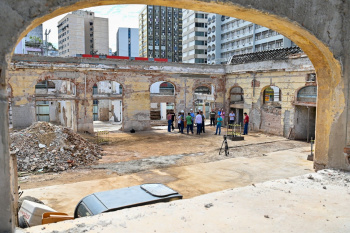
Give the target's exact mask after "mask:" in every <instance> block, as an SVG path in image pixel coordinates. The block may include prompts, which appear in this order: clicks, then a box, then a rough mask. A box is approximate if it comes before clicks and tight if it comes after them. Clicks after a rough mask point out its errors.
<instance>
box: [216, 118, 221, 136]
mask: <svg viewBox="0 0 350 233" xmlns="http://www.w3.org/2000/svg"><path fill="white" fill-rule="evenodd" d="M221 124H222V117H221V116H220V115H219V116H218V119H217V124H216V133H215V135H217V134H218V130H219V135H220V134H221Z"/></svg>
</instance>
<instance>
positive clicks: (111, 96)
mask: <svg viewBox="0 0 350 233" xmlns="http://www.w3.org/2000/svg"><path fill="white" fill-rule="evenodd" d="M101 82H111V85H113V83H117V84H119V90H121V93H113V91H111V93H98V90H99V89H98V88H99V83H101ZM95 86H96V87H97V93H96V94H94V87H95ZM89 90H90V88H89ZM112 90H113V89H112ZM91 91H92V92H91V93H92V94H91V98H92V102H93V109H92V111H93V118H94V110H95V109H94V108H95V102H97V103H99V102H100V100H102V101H105V100H109V102H108V105H113V104H112V103H113V100H116V101H117V100H119V99H120V98H121V100H120V107H119V118H117V117H116V116H114V119H116V118H117V119H118V121H119V122H122V125H123V124H124V93H125V87H124V84H123V83H122V82H120V81H119V80H116V79H113V78H104V79H99V80H96V82H93V83H92V85H91ZM110 101H112V103H110ZM97 109H98V119H99V120H100V118H99V116H100V115H99V114H100V113H99V108H98V104H97ZM113 109H114V108H113ZM109 118H110V117H108V119H109ZM94 121H95V118H94ZM108 121H110V120H108Z"/></svg>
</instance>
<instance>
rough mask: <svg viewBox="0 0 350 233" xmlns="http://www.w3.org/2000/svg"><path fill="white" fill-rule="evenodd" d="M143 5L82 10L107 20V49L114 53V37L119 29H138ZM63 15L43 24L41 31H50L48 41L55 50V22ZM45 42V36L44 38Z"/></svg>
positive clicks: (56, 44)
mask: <svg viewBox="0 0 350 233" xmlns="http://www.w3.org/2000/svg"><path fill="white" fill-rule="evenodd" d="M143 7H144V5H111V6H99V7H90V8H85V9H82V10H88V11H93V12H95V16H96V17H103V18H108V19H109V22H108V24H109V47H110V48H112V51H113V52H114V51H115V50H116V35H117V31H118V28H119V27H130V28H138V27H139V18H138V16H139V13H140V12H141V10H142V8H143ZM65 15H67V14H63V15H60V16H57V17H55V18H53V19H50V20H48V21H46V22H45V23H43V29H44V32H45V29H48V30H49V29H51V33H50V34H49V36H48V41H49V42H51V43H52V44H53V45H54V46H55V47H56V48H58V36H57V32H58V30H57V22H58V21H59V20H61V19H62V18H63V17H64V16H65ZM44 40H45V36H44Z"/></svg>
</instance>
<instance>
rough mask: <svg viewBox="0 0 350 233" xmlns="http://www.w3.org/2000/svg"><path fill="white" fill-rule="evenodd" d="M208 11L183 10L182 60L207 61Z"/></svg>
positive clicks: (187, 61) (188, 61)
mask: <svg viewBox="0 0 350 233" xmlns="http://www.w3.org/2000/svg"><path fill="white" fill-rule="evenodd" d="M207 18H208V13H205V12H201V11H193V10H187V9H183V10H182V23H183V28H182V62H183V63H207V23H208V19H207Z"/></svg>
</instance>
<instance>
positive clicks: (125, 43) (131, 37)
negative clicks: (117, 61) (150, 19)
mask: <svg viewBox="0 0 350 233" xmlns="http://www.w3.org/2000/svg"><path fill="white" fill-rule="evenodd" d="M117 56H127V57H138V56H139V29H138V28H119V29H118V32H117Z"/></svg>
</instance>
